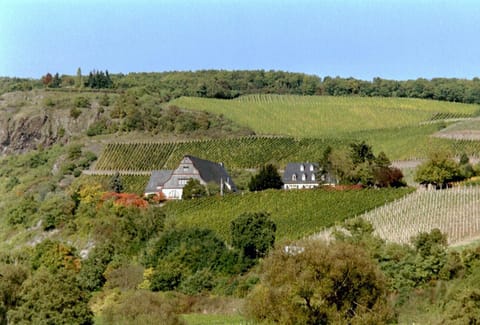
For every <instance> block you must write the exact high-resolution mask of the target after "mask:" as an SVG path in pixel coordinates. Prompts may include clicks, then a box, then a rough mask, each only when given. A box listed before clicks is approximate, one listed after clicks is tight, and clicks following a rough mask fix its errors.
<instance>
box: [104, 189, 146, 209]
mask: <svg viewBox="0 0 480 325" xmlns="http://www.w3.org/2000/svg"><path fill="white" fill-rule="evenodd" d="M109 200H113V202H114V204H115V205H122V206H126V207H127V206H136V207H138V208H146V207H148V202H147V201H146V200H144V199H143V198H141V197H140V196H138V195H137V194H134V193H115V192H106V193H104V194H103V195H102V201H109Z"/></svg>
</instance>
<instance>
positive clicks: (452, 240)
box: [362, 186, 480, 244]
mask: <svg viewBox="0 0 480 325" xmlns="http://www.w3.org/2000/svg"><path fill="white" fill-rule="evenodd" d="M362 217H363V218H365V219H366V220H368V221H370V222H372V224H373V225H374V227H375V232H376V233H377V234H378V235H379V236H380V237H382V238H384V239H386V240H388V241H392V242H398V243H408V242H409V241H410V238H411V237H412V236H415V235H416V234H418V233H419V232H424V231H430V230H431V229H433V228H439V229H440V230H441V231H442V232H445V233H447V234H448V242H449V244H457V243H461V242H462V241H465V240H468V239H471V238H476V237H479V236H480V186H463V187H458V188H452V189H447V190H441V191H417V192H415V193H413V194H410V195H408V196H405V197H403V198H402V199H400V200H397V201H395V202H392V203H390V204H387V205H384V206H382V207H379V208H376V209H374V210H373V211H370V212H368V213H366V214H364V215H363V216H362Z"/></svg>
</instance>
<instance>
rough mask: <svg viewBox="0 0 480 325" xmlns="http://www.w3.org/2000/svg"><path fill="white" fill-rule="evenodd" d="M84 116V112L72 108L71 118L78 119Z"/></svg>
mask: <svg viewBox="0 0 480 325" xmlns="http://www.w3.org/2000/svg"><path fill="white" fill-rule="evenodd" d="M81 114H82V111H81V110H80V109H78V108H76V107H72V108H71V109H70V116H71V117H72V118H73V119H75V120H76V119H77V118H78V117H79V116H80V115H81Z"/></svg>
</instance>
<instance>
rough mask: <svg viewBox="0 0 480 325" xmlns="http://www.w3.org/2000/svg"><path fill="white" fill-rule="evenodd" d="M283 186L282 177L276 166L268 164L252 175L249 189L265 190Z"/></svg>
mask: <svg viewBox="0 0 480 325" xmlns="http://www.w3.org/2000/svg"><path fill="white" fill-rule="evenodd" d="M282 186H283V182H282V178H281V177H280V174H279V173H278V171H277V169H276V168H275V166H273V165H272V164H268V165H266V166H263V167H262V168H261V169H260V172H259V173H258V174H257V175H255V176H252V178H251V179H250V183H249V184H248V189H249V190H250V191H252V192H253V191H263V190H266V189H269V188H273V189H281V188H282Z"/></svg>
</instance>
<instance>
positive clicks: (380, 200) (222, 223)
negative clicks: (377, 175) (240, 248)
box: [165, 188, 412, 241]
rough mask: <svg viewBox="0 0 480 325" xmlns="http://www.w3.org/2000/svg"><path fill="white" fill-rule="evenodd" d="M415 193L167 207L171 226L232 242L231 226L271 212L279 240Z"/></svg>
mask: <svg viewBox="0 0 480 325" xmlns="http://www.w3.org/2000/svg"><path fill="white" fill-rule="evenodd" d="M411 191H412V189H411V188H400V189H367V190H351V191H332V190H323V189H318V190H305V191H301V190H299V191H284V190H267V191H263V192H258V193H245V194H238V195H229V196H225V197H209V198H203V199H198V200H190V201H175V202H169V203H167V205H166V206H165V210H166V213H167V218H168V220H169V222H172V223H174V224H175V225H177V226H179V227H202V228H204V227H207V228H210V229H212V230H214V231H216V232H217V233H218V234H219V235H220V236H221V237H222V238H223V239H224V240H227V241H229V236H230V233H229V231H230V222H231V221H232V220H233V219H235V218H236V217H237V216H238V215H240V214H242V213H244V212H261V211H264V212H267V213H269V214H270V217H271V218H272V220H273V221H274V222H275V223H276V225H277V235H276V237H277V240H295V239H299V238H302V237H304V236H308V235H312V234H314V233H316V232H319V231H321V230H322V229H324V228H326V227H330V226H332V225H334V224H335V223H337V222H341V221H343V220H345V219H348V218H352V217H354V216H357V215H360V214H362V213H364V212H366V211H369V210H371V209H373V208H375V207H378V206H381V205H383V204H385V203H387V202H391V201H393V200H395V199H398V198H400V197H402V196H404V195H406V194H407V193H410V192H411Z"/></svg>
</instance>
